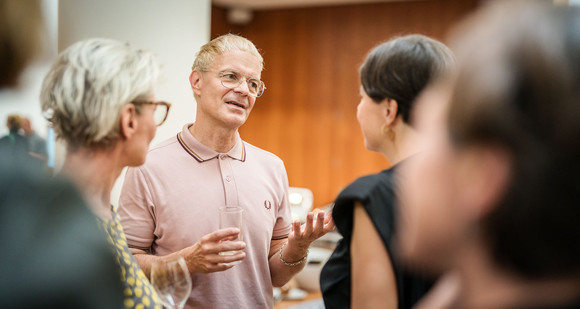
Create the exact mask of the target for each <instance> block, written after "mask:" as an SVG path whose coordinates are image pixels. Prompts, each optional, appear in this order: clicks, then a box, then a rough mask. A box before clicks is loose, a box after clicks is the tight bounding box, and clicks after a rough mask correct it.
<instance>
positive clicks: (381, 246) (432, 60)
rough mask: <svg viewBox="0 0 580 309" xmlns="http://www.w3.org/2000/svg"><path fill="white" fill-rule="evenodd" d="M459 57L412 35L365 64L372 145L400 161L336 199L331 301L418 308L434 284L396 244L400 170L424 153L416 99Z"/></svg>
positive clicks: (361, 108) (365, 115)
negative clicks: (418, 145)
mask: <svg viewBox="0 0 580 309" xmlns="http://www.w3.org/2000/svg"><path fill="white" fill-rule="evenodd" d="M452 63H453V56H452V54H451V51H450V50H449V49H448V48H447V47H446V46H445V45H443V44H442V43H440V42H438V41H435V40H433V39H430V38H428V37H425V36H422V35H409V36H403V37H398V38H395V39H392V40H390V41H388V42H385V43H383V44H381V45H379V46H377V47H375V48H374V49H373V50H372V51H371V52H370V54H369V55H368V56H367V58H366V60H365V62H364V64H363V65H362V67H361V69H360V77H361V87H360V95H361V101H360V103H359V105H358V109H357V118H358V121H359V123H360V126H361V130H362V133H363V135H364V141H365V146H366V148H367V149H369V150H371V151H375V152H378V153H380V154H382V155H384V156H385V157H386V158H387V159H388V160H389V161H390V162H391V164H392V165H393V166H392V167H391V168H389V169H387V170H384V171H382V172H380V173H378V174H374V175H370V176H366V177H362V178H359V179H357V180H356V181H354V182H353V183H352V184H350V185H349V186H348V187H347V188H346V189H344V190H343V191H342V192H341V193H340V194H339V196H338V197H337V199H336V201H335V206H334V210H333V219H334V221H335V223H336V226H337V229H338V231H339V232H340V233H341V234H342V236H343V239H342V240H341V241H340V242H339V243H338V245H337V247H336V249H335V251H334V253H333V254H332V256H331V257H330V259H329V261H328V262H327V264H326V265H325V266H324V268H323V270H322V274H321V279H320V281H321V289H322V294H323V298H324V303H325V305H326V307H327V308H350V307H351V306H352V307H355V308H410V307H411V306H412V305H413V304H414V303H415V302H416V301H417V300H418V299H419V298H420V297H421V296H422V295H424V294H425V293H426V292H427V290H428V289H429V288H430V286H431V282H430V281H429V280H426V279H424V278H422V277H420V276H417V275H413V274H411V273H409V272H407V271H403V267H402V265H401V261H400V260H399V259H398V256H397V254H396V252H395V250H396V248H394V247H393V237H394V235H395V232H396V229H395V218H394V217H395V215H396V208H397V207H398V206H397V205H396V203H395V197H396V180H395V178H394V171H395V170H396V169H397V166H398V165H399V164H400V163H401V162H402V161H404V160H405V159H407V158H409V157H410V156H412V155H414V154H415V153H416V149H415V148H414V147H413V145H410V144H409V143H408V140H409V139H411V138H412V137H414V136H415V135H416V134H417V133H416V131H415V129H414V128H413V126H412V125H411V123H410V114H411V111H412V109H413V105H414V102H415V99H416V98H417V96H418V95H419V93H420V92H421V91H422V90H423V89H424V88H425V87H426V85H427V84H428V83H429V81H430V80H432V79H433V77H435V76H436V75H439V74H441V73H442V72H443V71H445V70H446V69H447V68H448V67H449V66H450V65H451V64H452Z"/></svg>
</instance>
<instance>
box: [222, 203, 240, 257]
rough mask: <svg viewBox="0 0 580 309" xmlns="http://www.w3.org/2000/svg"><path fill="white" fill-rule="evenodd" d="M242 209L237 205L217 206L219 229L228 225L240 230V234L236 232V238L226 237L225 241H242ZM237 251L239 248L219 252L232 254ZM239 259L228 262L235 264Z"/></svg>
mask: <svg viewBox="0 0 580 309" xmlns="http://www.w3.org/2000/svg"><path fill="white" fill-rule="evenodd" d="M243 212H244V210H243V209H242V208H241V207H239V206H226V207H220V208H219V213H220V227H219V228H220V229H225V228H228V227H235V228H238V229H239V230H240V234H238V235H239V236H238V237H237V238H234V239H228V240H226V241H242V225H243V219H242V218H243V216H242V214H243ZM237 252H239V250H235V251H224V252H220V254H221V255H234V254H236V253H237ZM239 262H241V261H237V262H232V263H230V264H237V263H239Z"/></svg>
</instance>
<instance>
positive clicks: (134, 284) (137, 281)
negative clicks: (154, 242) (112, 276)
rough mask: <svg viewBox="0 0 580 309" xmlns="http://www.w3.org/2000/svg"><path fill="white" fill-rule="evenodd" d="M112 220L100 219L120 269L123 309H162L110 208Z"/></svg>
mask: <svg viewBox="0 0 580 309" xmlns="http://www.w3.org/2000/svg"><path fill="white" fill-rule="evenodd" d="M111 213H112V219H111V220H102V219H100V221H101V223H102V225H103V227H104V228H105V231H106V232H107V236H108V237H107V238H108V240H109V243H110V244H111V245H112V246H113V249H114V252H115V256H116V258H117V262H118V263H119V266H120V267H121V281H122V282H123V286H124V293H125V308H127V309H133V308H135V309H162V308H163V306H162V305H161V302H160V301H159V298H158V297H157V294H156V293H155V290H154V289H153V286H152V285H151V283H150V282H149V280H148V279H147V277H146V276H145V273H143V271H142V270H141V268H140V267H139V265H138V264H137V261H135V258H134V257H133V254H131V251H129V247H128V246H127V238H125V232H124V231H123V227H122V226H121V218H120V217H119V214H118V213H117V211H116V210H115V209H114V207H113V206H111Z"/></svg>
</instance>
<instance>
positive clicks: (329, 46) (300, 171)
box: [211, 0, 477, 207]
mask: <svg viewBox="0 0 580 309" xmlns="http://www.w3.org/2000/svg"><path fill="white" fill-rule="evenodd" d="M476 7H477V1H476V0H440V1H435V0H434V1H410V2H393V3H381V4H366V5H345V6H335V7H313V8H303V9H284V10H263V11H256V12H254V19H253V21H252V22H251V23H250V24H248V25H246V26H233V25H230V24H228V23H227V20H226V18H225V17H226V10H225V9H223V8H220V7H215V6H214V7H213V9H212V23H211V29H212V35H211V36H212V38H214V37H216V36H218V35H221V34H224V33H228V32H231V33H236V34H240V35H242V36H245V37H247V38H248V39H250V40H252V41H253V42H254V43H255V44H256V46H257V47H258V48H259V49H260V50H261V51H262V54H263V56H264V60H265V70H264V72H263V73H262V79H263V80H264V81H265V83H266V87H267V90H266V92H265V93H264V95H263V96H262V97H261V98H259V99H258V100H257V101H256V106H255V107H254V110H253V111H252V115H251V116H250V118H249V120H248V121H247V123H246V124H245V125H244V126H242V128H241V129H240V133H241V135H242V137H243V138H244V140H246V141H248V142H249V143H251V144H254V145H256V146H258V147H260V148H262V149H265V150H268V151H270V152H273V153H275V154H276V155H278V156H279V157H281V158H282V159H283V160H284V162H285V164H286V169H287V171H288V177H289V181H290V185H291V186H296V187H307V188H310V189H311V190H312V191H313V192H314V206H315V207H319V206H323V205H325V204H327V203H331V202H332V201H333V200H334V198H335V197H336V195H337V194H338V192H340V190H341V188H343V187H344V186H346V185H348V184H349V183H350V182H351V181H353V180H354V179H356V178H357V177H359V176H362V175H365V174H369V173H374V172H378V171H380V170H382V169H384V168H386V167H388V166H389V162H388V161H387V160H386V159H385V158H384V157H382V156H381V155H379V154H376V153H372V152H370V151H368V150H366V149H365V147H364V143H363V137H362V134H361V132H360V127H359V124H358V122H357V120H356V106H357V104H358V102H359V85H360V84H359V75H358V68H359V66H360V65H361V63H362V61H363V60H364V58H365V56H366V54H367V52H368V51H369V50H370V49H371V48H372V47H373V46H375V45H376V44H378V43H380V42H383V41H386V40H388V39H389V38H391V37H393V36H395V35H402V34H409V33H422V34H425V35H429V36H431V37H434V38H437V39H443V38H444V35H445V33H446V32H447V30H448V29H449V28H450V26H452V25H453V24H455V23H456V22H457V21H458V20H459V19H461V18H462V17H463V16H465V15H466V14H467V13H468V12H470V11H472V10H473V9H474V8H476Z"/></svg>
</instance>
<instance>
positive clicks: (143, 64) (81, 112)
mask: <svg viewBox="0 0 580 309" xmlns="http://www.w3.org/2000/svg"><path fill="white" fill-rule="evenodd" d="M158 74H159V67H158V64H157V61H156V59H155V56H154V55H153V54H152V53H151V52H147V51H141V50H136V49H134V48H132V47H131V46H130V45H129V44H127V43H122V42H118V41H115V40H110V39H101V38H94V39H87V40H83V41H80V42H77V43H75V44H73V45H71V46H70V47H68V48H67V49H66V50H65V51H63V52H62V53H61V54H60V55H59V57H58V59H57V60H56V62H55V63H54V65H53V66H52V68H51V70H50V72H49V73H48V74H47V75H46V77H45V79H44V82H43V84H42V92H41V96H40V102H41V105H42V111H43V112H44V114H45V116H46V118H47V119H48V121H49V122H51V123H52V125H53V128H54V131H55V133H56V135H57V137H59V138H60V139H63V140H64V141H65V142H66V143H67V146H68V148H69V150H75V149H78V148H79V147H90V148H107V147H110V146H112V145H114V143H115V142H116V141H117V140H118V139H119V137H120V136H121V129H120V126H119V120H120V117H121V110H122V107H123V106H124V105H126V104H128V103H130V102H131V101H134V100H141V99H146V98H147V97H149V96H151V95H153V93H154V86H155V83H156V82H157V77H158ZM136 109H137V112H139V108H138V106H136Z"/></svg>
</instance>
